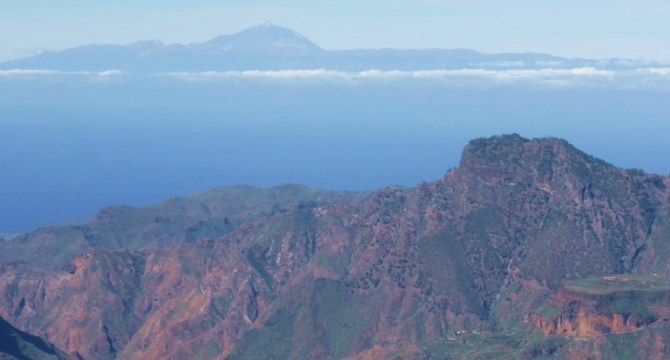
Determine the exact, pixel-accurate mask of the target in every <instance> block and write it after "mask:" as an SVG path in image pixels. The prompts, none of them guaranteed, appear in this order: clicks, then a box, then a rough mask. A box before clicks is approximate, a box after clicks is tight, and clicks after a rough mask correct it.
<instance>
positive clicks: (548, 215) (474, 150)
mask: <svg viewBox="0 0 670 360" xmlns="http://www.w3.org/2000/svg"><path fill="white" fill-rule="evenodd" d="M668 185H670V182H669V181H668V179H666V178H660V177H657V176H652V175H646V174H642V173H640V172H636V171H624V170H620V169H616V168H614V167H612V166H610V165H608V164H606V163H604V162H602V161H600V160H597V159H594V158H592V157H590V156H588V155H586V154H584V153H582V152H580V151H578V150H576V149H574V148H573V147H572V146H570V145H569V144H567V143H566V142H564V141H561V140H556V139H541V140H527V139H523V138H521V137H519V136H505V137H496V138H491V139H482V140H476V141H473V142H472V143H471V144H470V145H468V147H467V148H466V149H465V151H464V154H463V159H462V163H461V167H460V168H459V169H457V170H456V171H454V172H451V173H449V174H447V175H446V176H445V177H444V178H443V179H441V180H440V181H437V182H435V183H430V184H428V183H424V184H421V185H419V186H418V187H417V188H415V189H397V188H387V189H384V190H381V191H379V192H377V193H374V194H372V195H365V199H366V200H365V201H361V199H362V198H363V197H362V196H357V195H355V194H353V195H352V194H348V195H337V196H331V197H330V198H327V199H325V200H324V198H323V197H318V196H321V195H318V194H317V195H318V196H317V195H315V194H316V193H312V194H311V195H310V196H312V195H314V196H317V197H318V199H314V201H311V202H310V201H308V199H304V197H305V195H304V193H303V195H300V196H298V198H299V199H300V201H302V203H295V199H296V197H295V196H292V197H289V198H288V199H289V200H285V202H286V201H288V202H290V203H291V204H294V205H292V206H284V207H282V208H281V211H279V210H278V211H268V212H266V213H261V212H258V211H254V209H253V206H251V207H250V206H241V207H236V206H235V204H230V203H229V204H225V206H224V205H221V204H218V203H217V202H216V201H214V200H211V199H210V200H207V201H204V200H202V199H200V200H198V202H197V204H201V203H202V202H206V203H207V208H208V209H210V212H212V209H216V208H220V209H233V208H238V209H242V210H243V211H244V214H247V215H245V216H237V217H235V216H232V215H231V216H230V217H229V219H228V222H229V224H231V225H230V226H223V227H221V228H219V227H217V226H214V225H216V224H218V222H219V221H224V220H225V219H223V218H221V216H220V215H217V216H216V217H213V218H212V219H214V220H207V219H204V220H203V218H202V216H204V215H203V214H205V213H204V212H203V210H202V207H200V205H198V207H197V209H195V208H193V206H192V205H193V204H192V202H188V201H187V202H186V203H181V202H180V201H179V200H174V201H176V202H177V203H179V204H181V205H180V206H176V207H175V206H171V207H169V209H170V211H167V212H166V210H164V209H163V210H160V211H159V210H155V209H154V210H151V209H149V210H143V211H140V212H138V211H135V210H132V209H125V208H124V209H123V216H119V215H118V214H117V215H114V214H101V216H99V217H98V218H96V220H94V223H92V224H89V225H86V226H84V228H87V229H89V230H90V229H93V228H95V229H96V231H97V232H96V233H95V239H96V240H95V241H101V239H107V238H111V239H115V240H114V247H113V248H112V249H110V248H107V249H91V248H90V246H89V245H90V243H87V241H92V240H90V239H88V240H87V238H86V236H84V235H83V234H84V232H82V231H81V229H66V230H63V229H52V230H50V232H46V233H45V231H44V230H42V231H41V232H39V233H38V234H29V235H26V236H24V237H22V238H21V239H22V240H21V241H23V243H21V244H18V245H20V246H18V245H17V243H12V246H14V248H17V249H22V250H21V251H22V254H23V255H22V256H23V257H22V259H24V262H21V263H5V264H4V265H2V266H3V268H2V272H1V273H0V316H2V317H5V318H6V319H7V320H8V321H10V322H11V323H12V324H14V325H15V326H17V327H19V328H21V329H22V330H26V331H29V332H32V333H34V334H38V335H40V336H44V337H45V338H46V339H48V340H49V341H51V342H53V343H54V344H55V345H56V346H58V347H59V348H61V349H63V350H64V351H67V352H68V353H70V354H72V355H79V356H81V357H83V358H85V359H111V358H122V359H164V358H172V359H192V358H202V359H210V358H230V359H249V358H292V359H324V358H332V359H341V358H356V359H366V358H383V357H387V356H389V357H392V356H402V357H404V358H417V359H420V358H430V357H433V358H444V357H446V356H452V355H454V354H458V352H459V351H460V350H459V349H465V348H466V347H468V346H472V344H479V343H478V341H481V346H479V347H482V348H486V346H490V347H491V349H492V350H491V351H493V353H501V354H502V353H504V352H505V351H508V352H509V354H512V355H514V354H516V355H518V356H524V357H531V356H541V355H542V356H543V354H544V355H546V354H548V353H552V354H559V355H561V354H562V355H561V356H563V355H565V356H566V357H567V356H568V355H570V354H572V355H575V354H578V353H580V352H584V353H588V351H589V350H588V349H587V348H585V347H584V346H586V345H583V344H582V343H580V344H582V345H579V346H577V345H574V346H573V343H572V342H570V341H572V340H570V339H572V338H587V339H597V338H599V337H600V338H602V337H608V336H611V335H617V334H622V336H625V334H629V333H638V332H639V333H644V334H645V335H644V336H642V337H641V338H640V339H637V338H636V339H637V340H635V341H637V342H636V344H637V345H639V346H644V347H645V348H648V349H652V348H653V349H655V350H653V351H652V350H650V352H649V353H648V356H647V355H645V356H647V358H654V356H656V355H658V354H666V351H667V350H666V349H665V348H664V347H661V345H659V344H661V343H662V344H665V342H664V341H665V340H664V339H665V338H664V337H663V335H662V332H661V331H660V330H658V329H659V328H660V327H661V326H662V323H663V321H662V320H663V319H665V318H666V317H664V316H665V315H663V310H662V309H661V308H663V306H660V305H659V304H661V302H658V303H657V304H656V305H659V306H657V309H656V310H654V309H652V308H651V307H650V309H652V310H653V311H651V310H650V311H651V312H652V313H653V314H655V315H654V319H653V321H651V320H650V319H649V318H647V317H644V316H641V314H632V313H629V314H627V313H623V312H616V311H613V310H612V309H610V308H608V307H607V302H606V301H602V302H600V303H598V301H596V302H595V303H594V300H593V299H591V298H589V297H585V296H582V295H575V294H570V293H568V292H565V291H564V290H562V284H563V281H564V280H565V279H580V278H584V277H592V276H605V275H609V274H617V273H631V272H638V273H640V274H642V275H644V274H647V273H648V272H649V271H651V270H652V269H653V270H654V271H657V272H659V273H660V274H665V275H668V274H670V272H669V271H667V266H666V265H667V259H662V258H658V257H656V255H654V254H665V253H666V251H670V250H667V249H670V246H666V244H665V243H664V242H663V241H661V238H662V236H664V233H663V232H664V231H665V230H664V229H666V227H664V225H663V224H665V223H666V222H667V221H668V220H670V218H668V217H667V214H668V197H669V195H670V191H668ZM289 190H291V191H294V192H295V191H296V189H289ZM273 196H278V195H277V194H275V195H273ZM282 199H285V197H282ZM336 200H337V201H336ZM226 201H232V202H234V201H236V200H234V199H233V198H230V197H228V198H226ZM243 202H244V203H245V204H247V205H248V204H249V201H243ZM263 204H264V205H263V206H264V208H268V209H272V205H270V204H269V203H266V202H263ZM180 209H182V210H184V211H186V210H188V213H189V215H188V216H187V217H186V218H185V219H191V220H188V221H187V220H184V218H180V217H179V211H181V210H180ZM194 209H195V210H194ZM242 210H241V211H242ZM226 211H228V210H226ZM135 213H137V214H142V215H141V216H139V215H137V216H135V215H133V214H135ZM147 214H150V216H149V215H147ZM156 214H159V215H160V216H159V215H156ZM220 214H223V212H220ZM226 214H228V213H227V212H226ZM226 217H228V216H227V215H226ZM122 219H125V220H122ZM146 219H151V221H150V222H151V224H150V225H146V224H145V223H144V222H145V221H147V220H146ZM231 219H237V220H235V223H234V226H233V221H232V220H231ZM243 220H244V221H243ZM119 221H120V222H119ZM126 221H127V222H128V223H129V224H130V225H128V226H129V228H130V229H132V231H130V230H129V232H128V236H129V237H130V238H131V239H133V240H132V241H131V242H128V239H126V238H124V237H123V234H124V231H123V229H124V226H125V225H124V222H126ZM189 221H192V222H193V223H192V224H190V223H188V222H189ZM224 222H225V221H224ZM103 223H104V224H107V225H105V226H102V225H101V224H103ZM111 223H113V226H111V225H110V224H111ZM175 224H177V225H178V226H176V225H175ZM208 224H209V225H208ZM105 229H113V231H112V233H113V234H112V235H110V234H107V233H106V231H107V230H105ZM194 229H195V230H194ZM217 229H218V230H217ZM110 231H111V230H110ZM62 234H71V238H72V241H73V243H72V245H73V247H71V248H68V249H70V250H72V249H85V250H83V251H80V252H79V253H77V254H76V256H75V257H74V258H73V260H71V261H69V262H68V264H67V265H66V266H60V267H58V268H57V269H54V267H53V266H51V265H52V264H53V263H52V262H48V261H43V260H40V261H35V262H33V261H32V260H31V259H34V258H35V255H34V254H32V253H31V252H30V251H31V250H30V249H34V250H35V251H38V252H39V251H40V250H39V249H41V246H42V245H43V244H45V243H48V242H49V239H51V238H54V237H57V238H58V239H59V240H58V243H61V244H62V243H67V241H66V240H67V238H68V236H65V237H60V236H62ZM166 234H169V236H168V235H166ZM189 234H191V235H189ZM193 234H196V235H193ZM89 235H90V233H89ZM16 241H18V240H16ZM82 241H83V243H84V244H88V245H86V246H83V247H82V246H81V244H82ZM127 243H131V244H133V245H132V247H131V248H130V249H124V246H125V245H123V244H127ZM31 244H34V245H39V246H35V247H33V246H32V245H31ZM138 244H143V245H142V246H139V245H138ZM157 244H159V245H160V246H157ZM50 246H51V247H53V244H51V245H50ZM666 248H667V249H666ZM24 251H25V252H27V253H28V254H27V255H25V254H24V253H23V252H24ZM78 251H79V250H78ZM74 252H76V251H74V250H73V253H74ZM24 255H25V256H24ZM664 266H666V267H665V269H666V270H663V269H664ZM659 269H660V270H659ZM548 303H550V304H553V305H552V306H554V308H552V309H553V310H552V311H554V312H557V313H552V312H551V311H549V315H551V316H549V315H547V313H544V314H541V313H539V312H538V311H537V309H538V308H539V307H540V306H542V305H543V304H548ZM613 303H614V302H612V304H613ZM608 311H609V312H608ZM642 315H645V314H642ZM645 316H646V315H645ZM524 320H525V328H524V327H523V325H524ZM518 328H521V329H522V330H515V331H517V333H515V334H513V335H508V334H507V333H508V332H509V331H511V330H509V329H518ZM536 331H540V332H541V333H542V334H543V336H544V337H547V338H550V339H551V338H553V337H556V336H561V337H562V338H561V339H563V340H560V341H559V340H556V342H551V343H547V342H541V343H538V342H537V341H536V340H533V339H534V338H533V336H534V335H533V333H534V332H536ZM463 334H467V335H463ZM496 334H503V335H499V336H498V335H496ZM659 334H661V335H659ZM463 336H474V337H475V340H473V339H470V338H467V339H465V338H463ZM531 340H533V341H535V342H533V341H531ZM538 341H539V340H538ZM552 341H554V340H552ZM561 341H562V342H561ZM601 343H603V342H602V341H601ZM575 344H576V343H575ZM608 344H609V343H608ZM594 346H595V345H594ZM598 346H600V345H598ZM603 346H604V345H603ZM607 346H610V345H607ZM613 346H615V345H611V346H610V348H612V349H613ZM610 348H607V347H604V348H602V349H604V350H602V351H604V352H605V353H606V351H610V350H611V349H610ZM598 349H601V348H598ZM477 350H482V349H477ZM599 351H600V350H599ZM612 351H614V350H612ZM505 354H508V353H505ZM523 354H525V355H523ZM516 355H515V356H516ZM572 355H571V356H572ZM501 356H502V355H501ZM510 356H511V355H510ZM575 356H577V355H575ZM503 358H504V357H503ZM577 358H579V357H577Z"/></svg>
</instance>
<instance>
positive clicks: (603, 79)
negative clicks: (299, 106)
mask: <svg viewBox="0 0 670 360" xmlns="http://www.w3.org/2000/svg"><path fill="white" fill-rule="evenodd" d="M121 76H126V77H133V78H135V79H137V78H139V79H141V80H142V79H144V80H149V79H157V78H158V79H169V80H177V81H184V82H242V81H266V82H273V83H281V82H288V81H301V82H306V81H307V82H335V83H343V84H354V85H355V84H361V83H366V82H375V81H376V82H397V81H426V82H432V83H437V84H445V85H452V86H461V87H486V86H510V85H522V86H523V85H527V86H539V87H548V88H580V87H586V88H589V87H592V88H615V89H664V90H670V68H660V67H656V68H638V69H633V70H629V69H627V70H609V69H607V70H606V69H598V68H594V67H580V68H571V69H565V68H543V69H517V68H514V69H509V68H507V69H496V68H467V69H456V70H452V69H449V70H414V71H405V70H375V69H371V70H366V71H339V70H328V69H305V70H248V71H222V72H218V71H203V72H171V73H162V74H154V75H137V74H130V73H125V72H122V71H119V70H107V71H101V72H86V71H74V72H63V71H51V70H23V69H15V70H0V79H2V78H12V79H17V78H18V79H40V78H47V77H60V78H70V77H77V78H83V79H90V80H93V81H96V80H104V79H110V78H115V77H121Z"/></svg>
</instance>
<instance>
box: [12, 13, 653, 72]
mask: <svg viewBox="0 0 670 360" xmlns="http://www.w3.org/2000/svg"><path fill="white" fill-rule="evenodd" d="M640 64H641V62H638V61H634V60H620V59H608V60H602V59H600V60H592V59H567V58H561V57H557V56H552V55H548V54H540V53H530V52H528V53H501V54H484V53H480V52H478V51H475V50H470V49H403V50H400V49H359V50H339V51H331V50H324V49H322V48H321V47H319V46H318V45H316V44H315V43H313V42H312V41H310V40H309V39H307V38H306V37H304V36H302V35H301V34H299V33H297V32H295V31H293V30H291V29H288V28H285V27H281V26H276V25H272V24H270V23H265V24H262V25H259V26H254V27H251V28H248V29H245V30H242V31H240V32H238V33H235V34H232V35H220V36H216V37H214V38H212V39H211V40H209V41H206V42H201V43H191V44H178V43H175V44H164V43H163V42H161V41H159V40H149V41H138V42H134V43H131V44H127V45H110V44H94V45H84V46H79V47H74V48H70V49H65V50H62V51H45V52H42V53H40V54H38V55H35V56H31V57H27V58H23V59H17V60H12V61H7V62H3V63H0V70H12V69H40V70H54V71H106V70H121V71H127V72H135V73H158V72H179V71H184V72H188V71H241V70H286V69H329V70H341V71H365V70H370V69H377V70H431V69H463V68H493V69H518V68H523V69H542V68H547V67H551V68H578V67H598V68H608V69H610V68H611V69H619V68H624V69H629V68H630V69H633V68H636V67H639V66H640ZM644 65H645V66H660V65H659V64H658V63H649V62H645V63H644Z"/></svg>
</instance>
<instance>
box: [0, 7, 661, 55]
mask: <svg viewBox="0 0 670 360" xmlns="http://www.w3.org/2000/svg"><path fill="white" fill-rule="evenodd" d="M668 19H670V3H668V0H637V1H632V0H626V1H621V0H590V1H577V0H562V1H548V0H505V1H503V0H467V1H466V0H337V1H336V0H331V1H325V0H309V1H307V0H292V1H269V0H244V1H241V0H229V1H211V0H189V1H186V0H160V1H158V0H0V29H1V30H0V58H8V57H11V56H14V57H16V56H17V54H21V53H23V52H26V51H27V52H30V51H34V49H39V48H46V49H62V48H66V47H72V46H76V45H82V44H89V43H128V42H132V41H136V40H143V39H160V40H163V41H165V42H197V41H205V40H208V39H209V38H212V37H214V36H216V35H220V34H228V33H234V32H237V31H239V30H242V29H244V28H246V27H249V26H254V25H258V24H260V23H263V22H265V21H270V22H272V23H274V24H277V25H281V26H285V27H289V28H292V29H294V30H296V31H298V32H300V33H302V34H303V35H305V36H306V37H308V38H310V39H312V40H313V41H314V42H315V43H317V44H318V45H320V46H322V47H323V48H326V49H351V48H381V47H394V48H434V47H440V48H472V49H476V50H480V51H484V52H503V51H514V52H519V51H533V52H546V53H551V54H554V55H560V56H569V57H590V58H602V57H626V58H640V59H650V60H661V61H664V62H670V46H667V45H668V41H669V40H670V21H668Z"/></svg>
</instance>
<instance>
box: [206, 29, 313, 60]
mask: <svg viewBox="0 0 670 360" xmlns="http://www.w3.org/2000/svg"><path fill="white" fill-rule="evenodd" d="M199 45H200V46H205V47H215V48H218V49H222V48H223V49H225V50H228V51H240V52H251V53H281V52H286V51H291V52H296V51H297V52H301V53H309V52H319V51H322V50H321V48H320V47H318V46H317V45H316V44H314V43H313V42H311V41H310V40H309V39H307V38H305V37H304V36H302V35H300V34H299V33H297V32H295V31H293V30H291V29H288V28H284V27H281V26H276V25H273V24H272V23H270V22H265V23H263V24H261V25H258V26H254V27H251V28H248V29H245V30H242V31H240V32H238V33H236V34H233V35H221V36H217V37H215V38H214V39H212V40H210V41H208V42H206V43H203V44H199Z"/></svg>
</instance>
